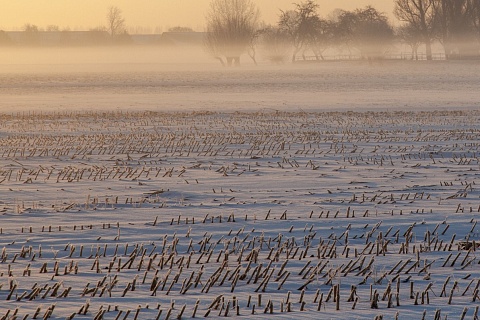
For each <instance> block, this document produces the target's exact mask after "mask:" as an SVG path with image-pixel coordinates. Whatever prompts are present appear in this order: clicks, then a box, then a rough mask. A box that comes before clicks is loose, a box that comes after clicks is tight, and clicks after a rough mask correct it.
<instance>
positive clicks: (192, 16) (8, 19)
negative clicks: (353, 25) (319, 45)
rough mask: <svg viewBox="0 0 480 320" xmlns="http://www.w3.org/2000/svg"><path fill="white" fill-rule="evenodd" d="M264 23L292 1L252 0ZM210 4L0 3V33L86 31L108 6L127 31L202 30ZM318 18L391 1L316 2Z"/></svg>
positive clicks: (388, 7) (203, 0)
mask: <svg viewBox="0 0 480 320" xmlns="http://www.w3.org/2000/svg"><path fill="white" fill-rule="evenodd" d="M254 2H255V3H256V4H257V5H258V7H259V9H260V12H261V14H262V20H264V21H265V22H267V23H274V22H276V19H277V16H278V12H279V9H284V10H288V9H289V8H292V3H293V2H301V1H300V0H299V1H295V0H255V1H254ZM209 3H210V0H135V1H134V0H115V1H112V0H2V1H1V4H0V30H1V29H4V30H14V29H21V27H22V26H23V25H24V24H26V23H30V24H35V25H37V26H39V27H42V28H44V27H46V26H47V25H58V26H60V27H61V28H63V27H66V26H69V27H70V28H72V29H76V30H86V29H89V28H93V27H98V26H102V25H105V15H106V11H107V8H108V7H109V6H112V5H113V6H117V7H119V8H120V9H122V10H123V13H124V17H125V20H126V23H127V26H128V27H137V26H140V27H149V28H150V30H151V31H154V30H155V28H157V27H159V28H161V29H162V30H163V31H166V30H167V29H168V28H169V27H173V26H177V25H181V26H188V27H191V28H193V29H196V30H198V31H201V30H203V26H204V20H205V13H206V11H207V9H208V5H209ZM317 3H318V4H319V5H320V10H319V12H320V14H321V15H322V16H326V15H327V14H328V13H330V12H331V11H332V10H334V9H335V8H342V9H347V10H352V9H355V8H359V7H364V6H366V5H368V4H371V5H373V6H374V7H376V8H377V9H379V10H380V11H384V12H386V13H387V14H388V15H389V16H392V10H393V0H317Z"/></svg>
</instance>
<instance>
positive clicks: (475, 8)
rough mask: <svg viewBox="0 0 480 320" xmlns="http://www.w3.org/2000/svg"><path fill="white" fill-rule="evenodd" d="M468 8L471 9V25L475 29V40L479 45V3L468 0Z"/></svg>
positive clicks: (476, 0) (475, 0) (474, 0)
mask: <svg viewBox="0 0 480 320" xmlns="http://www.w3.org/2000/svg"><path fill="white" fill-rule="evenodd" d="M469 6H470V8H471V11H470V13H471V19H472V24H473V27H474V29H475V34H476V36H477V40H478V42H479V43H480V1H478V0H469Z"/></svg>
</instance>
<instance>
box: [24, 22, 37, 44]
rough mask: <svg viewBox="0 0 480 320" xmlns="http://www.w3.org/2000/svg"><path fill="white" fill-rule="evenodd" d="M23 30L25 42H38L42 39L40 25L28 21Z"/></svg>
mask: <svg viewBox="0 0 480 320" xmlns="http://www.w3.org/2000/svg"><path fill="white" fill-rule="evenodd" d="M23 32H24V35H25V43H27V44H29V45H34V44H38V42H39V40H40V36H39V32H40V29H39V28H38V26H36V25H34V24H29V23H27V24H25V25H24V26H23Z"/></svg>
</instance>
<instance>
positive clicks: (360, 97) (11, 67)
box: [0, 57, 480, 319]
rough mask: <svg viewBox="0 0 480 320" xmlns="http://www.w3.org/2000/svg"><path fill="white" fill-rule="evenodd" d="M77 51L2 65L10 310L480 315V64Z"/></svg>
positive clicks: (4, 252) (1, 279)
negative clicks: (268, 61)
mask: <svg viewBox="0 0 480 320" xmlns="http://www.w3.org/2000/svg"><path fill="white" fill-rule="evenodd" d="M20 58H21V57H20ZM67 62H68V61H67ZM67 62H63V63H61V64H57V65H53V67H52V65H51V62H48V64H42V63H41V61H40V62H39V63H38V64H31V63H30V64H23V63H18V64H15V63H10V64H3V65H2V71H1V72H0V97H1V102H0V212H1V214H2V215H1V216H0V250H1V253H0V258H1V259H0V317H4V318H5V319H9V318H12V319H14V318H15V315H16V317H17V319H22V318H35V314H37V316H36V318H48V316H49V314H50V313H51V319H65V318H68V317H70V319H71V318H74V319H94V318H95V319H101V318H104V319H134V318H137V319H155V318H157V317H159V318H160V319H167V318H171V319H173V318H177V317H179V316H181V317H182V318H190V317H192V316H193V315H194V314H195V315H196V317H204V316H208V318H218V317H224V316H230V317H233V316H235V315H237V312H238V314H239V315H240V316H242V317H245V318H246V317H254V318H264V319H270V318H272V317H273V316H274V317H276V318H283V319H290V318H293V317H302V318H310V319H315V318H316V319H318V318H321V319H347V318H348V319H374V318H375V317H376V316H383V318H384V319H394V318H395V317H398V318H399V319H421V318H422V317H423V316H425V319H434V318H436V317H438V319H440V317H441V319H444V318H445V317H448V319H460V318H461V317H462V313H463V312H465V319H475V317H476V314H477V312H478V308H476V307H477V305H478V301H479V299H480V294H479V291H478V290H479V289H480V271H479V270H480V269H479V263H480V260H479V259H478V257H477V256H476V255H477V250H478V248H477V246H478V244H477V243H478V242H480V239H479V229H480V227H479V226H478V225H477V221H478V218H479V211H480V200H479V197H480V191H479V189H478V188H477V184H478V183H479V181H478V175H479V174H480V173H479V169H480V167H479V162H478V152H479V150H478V149H479V143H478V141H479V140H480V137H479V135H480V125H479V120H480V111H478V107H479V103H480V100H479V99H478V93H477V89H478V87H479V85H480V83H479V82H480V78H479V77H478V76H477V75H478V71H476V70H478V65H477V64H476V63H475V62H468V63H459V62H433V63H426V62H422V63H414V62H392V63H389V62H388V63H387V62H384V63H381V64H379V63H375V64H368V63H367V62H365V63H363V62H352V63H335V62H332V63H324V64H308V65H297V66H282V67H277V66H275V67H273V66H268V65H262V66H259V67H253V66H248V65H247V66H246V67H244V68H240V69H220V68H219V67H218V66H216V65H215V64H212V63H207V64H204V63H202V64H200V63H199V64H192V65H187V64H185V65H180V66H178V65H177V67H172V66H165V65H162V64H155V63H152V62H151V61H150V62H149V63H148V64H147V63H146V64H141V63H135V64H132V63H131V62H129V61H127V62H125V63H124V62H123V61H114V62H112V63H110V64H101V65H96V64H93V63H87V64H81V65H78V64H69V63H67ZM337 292H338V294H335V293H337ZM337 301H338V303H337ZM337 309H338V310H337ZM252 313H253V315H252ZM272 314H273V315H272ZM5 315H6V316H5ZM27 315H28V316H27Z"/></svg>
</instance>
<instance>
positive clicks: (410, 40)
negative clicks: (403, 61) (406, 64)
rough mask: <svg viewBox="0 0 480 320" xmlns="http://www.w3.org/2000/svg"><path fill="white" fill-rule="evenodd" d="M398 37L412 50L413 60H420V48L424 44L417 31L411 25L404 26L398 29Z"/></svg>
mask: <svg viewBox="0 0 480 320" xmlns="http://www.w3.org/2000/svg"><path fill="white" fill-rule="evenodd" d="M396 34H397V37H398V38H399V39H400V40H401V41H403V42H404V43H405V44H407V45H408V46H409V47H410V48H411V49H412V58H411V59H412V60H413V59H415V60H418V47H420V44H421V43H422V42H423V40H422V37H421V35H420V34H419V33H418V31H417V29H416V28H414V27H413V26H412V25H411V24H404V25H402V26H400V27H399V28H398V29H397V32H396Z"/></svg>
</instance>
